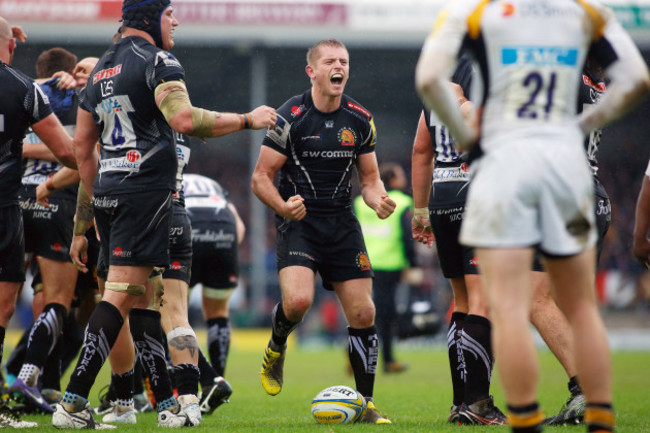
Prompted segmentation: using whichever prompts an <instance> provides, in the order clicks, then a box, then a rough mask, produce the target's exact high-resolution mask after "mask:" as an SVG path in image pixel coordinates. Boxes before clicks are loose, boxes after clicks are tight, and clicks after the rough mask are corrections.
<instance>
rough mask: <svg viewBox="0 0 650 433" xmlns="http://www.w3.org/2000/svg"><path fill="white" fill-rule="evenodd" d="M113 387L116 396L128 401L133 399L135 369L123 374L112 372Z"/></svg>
mask: <svg viewBox="0 0 650 433" xmlns="http://www.w3.org/2000/svg"><path fill="white" fill-rule="evenodd" d="M111 387H112V388H113V390H114V392H115V394H114V396H115V398H117V399H120V400H122V401H126V402H128V401H133V370H129V371H127V372H126V373H123V374H116V373H111ZM125 406H126V405H125Z"/></svg>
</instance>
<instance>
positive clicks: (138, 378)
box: [133, 359, 144, 394]
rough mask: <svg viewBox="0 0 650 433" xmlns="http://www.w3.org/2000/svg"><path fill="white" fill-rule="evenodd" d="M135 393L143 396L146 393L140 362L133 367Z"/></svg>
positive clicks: (137, 361) (136, 362)
mask: <svg viewBox="0 0 650 433" xmlns="http://www.w3.org/2000/svg"><path fill="white" fill-rule="evenodd" d="M133 392H134V393H135V394H142V393H143V392H144V378H143V377H142V365H141V364H140V361H139V360H137V359H136V360H135V363H134V365H133Z"/></svg>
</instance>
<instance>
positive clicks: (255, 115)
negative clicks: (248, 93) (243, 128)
mask: <svg viewBox="0 0 650 433" xmlns="http://www.w3.org/2000/svg"><path fill="white" fill-rule="evenodd" d="M248 114H250V115H251V117H252V119H253V121H252V122H251V129H262V128H268V127H269V126H273V125H275V122H277V121H278V114H277V113H276V112H275V108H272V107H268V106H266V105H260V106H259V107H257V108H256V109H254V110H253V111H251V112H250V113H248Z"/></svg>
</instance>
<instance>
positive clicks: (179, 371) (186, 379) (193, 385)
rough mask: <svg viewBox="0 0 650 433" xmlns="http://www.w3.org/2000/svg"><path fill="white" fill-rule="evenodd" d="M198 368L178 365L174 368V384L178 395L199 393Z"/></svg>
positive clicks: (186, 364) (192, 365)
mask: <svg viewBox="0 0 650 433" xmlns="http://www.w3.org/2000/svg"><path fill="white" fill-rule="evenodd" d="M199 376H200V374H199V367H197V366H196V365H194V364H188V363H185V364H178V365H175V366H174V382H175V383H176V389H177V391H178V395H186V394H192V395H197V394H198V392H199Z"/></svg>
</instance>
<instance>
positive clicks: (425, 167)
mask: <svg viewBox="0 0 650 433" xmlns="http://www.w3.org/2000/svg"><path fill="white" fill-rule="evenodd" d="M459 87H460V86H459ZM434 160H435V158H434V152H433V146H431V134H430V133H429V129H428V128H427V123H426V116H425V115H424V111H423V112H422V113H421V114H420V120H419V121H418V129H417V132H416V133H415V140H414V141H413V153H412V155H411V183H412V184H413V205H414V208H415V209H414V211H413V220H412V221H411V234H412V236H413V239H415V240H416V241H417V242H420V243H422V244H425V245H427V246H428V247H429V248H431V247H432V246H433V242H434V241H435V237H434V236H433V230H432V229H431V222H430V221H429V195H430V194H431V178H432V176H433V168H434Z"/></svg>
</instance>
